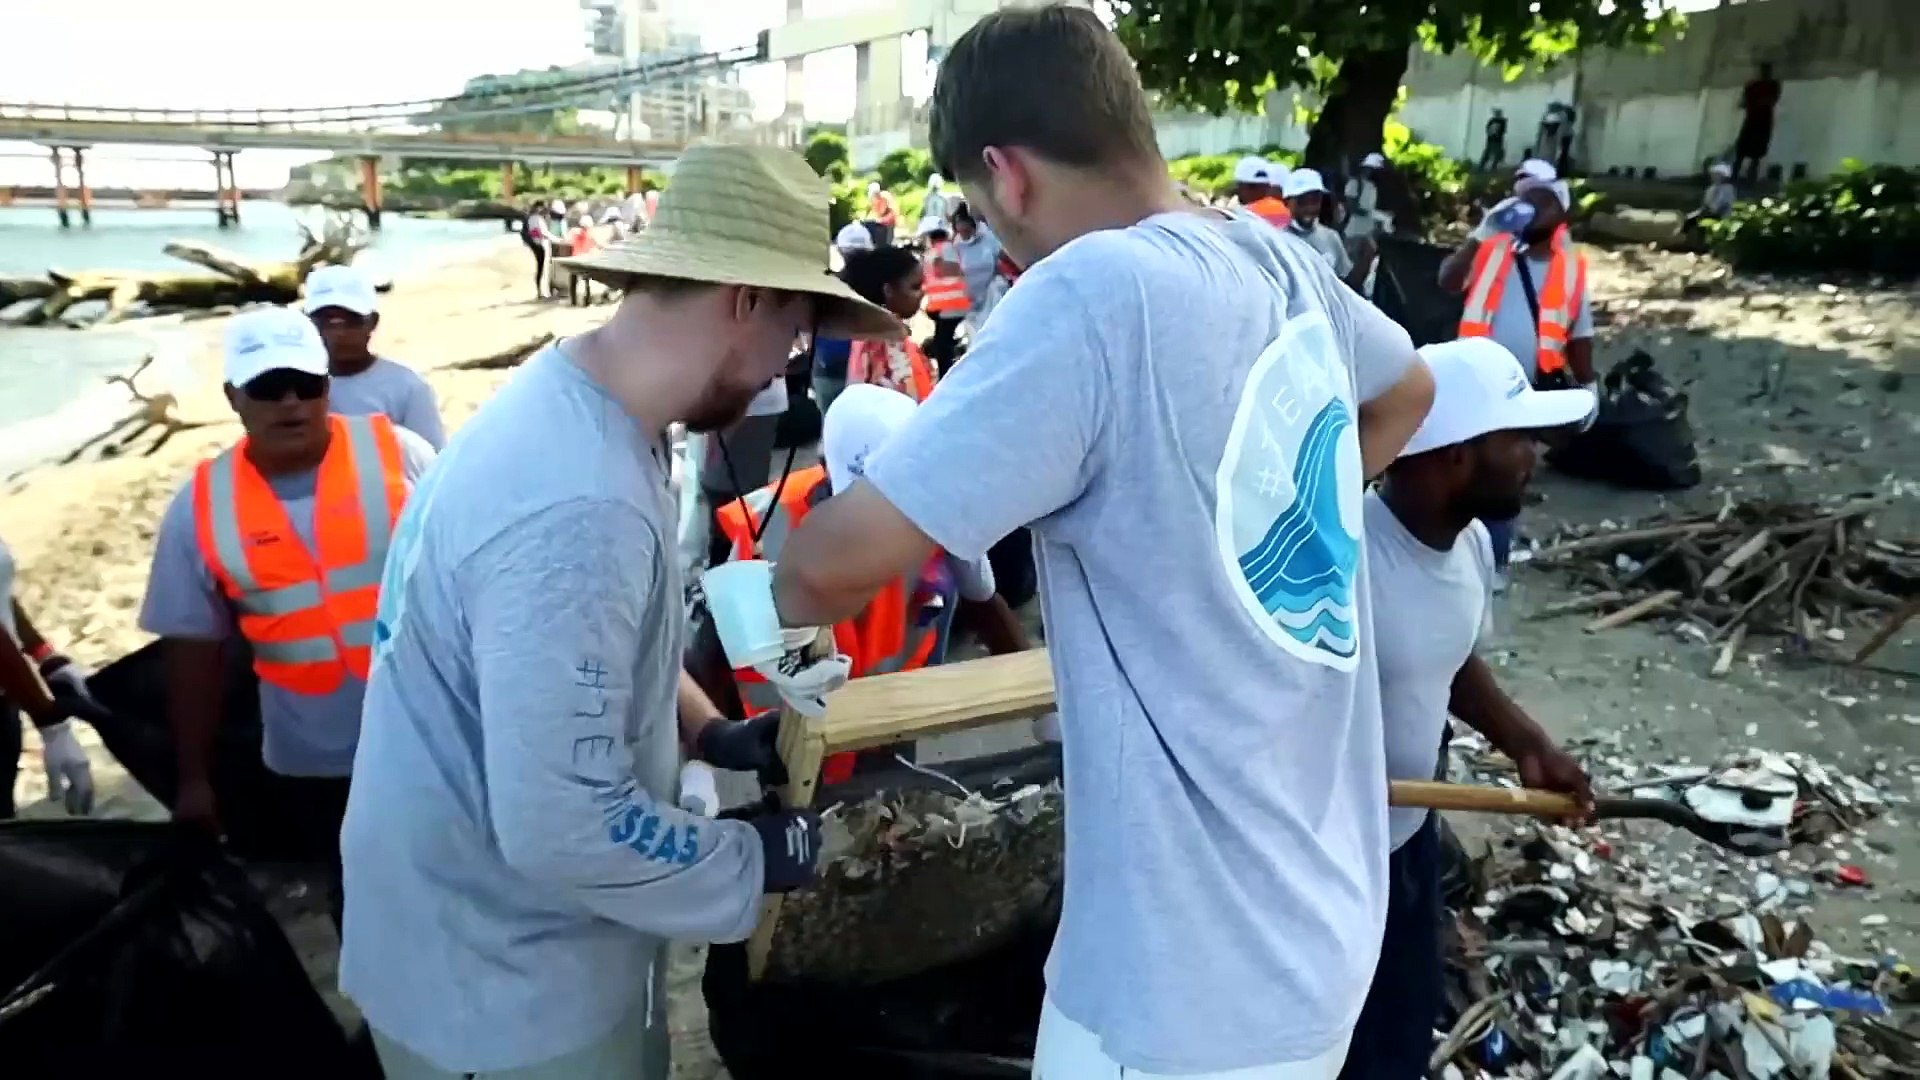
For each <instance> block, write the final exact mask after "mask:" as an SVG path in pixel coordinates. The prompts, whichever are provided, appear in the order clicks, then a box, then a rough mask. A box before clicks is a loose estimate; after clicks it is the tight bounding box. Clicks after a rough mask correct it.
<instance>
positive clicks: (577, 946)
mask: <svg viewBox="0 0 1920 1080" xmlns="http://www.w3.org/2000/svg"><path fill="white" fill-rule="evenodd" d="M664 453H665V447H664V446H663V445H661V444H660V443H659V442H658V441H657V440H656V439H655V438H654V437H653V436H651V435H649V434H648V433H646V432H644V431H642V430H641V429H640V428H639V427H638V426H637V425H636V424H635V423H634V422H633V421H632V420H631V419H630V418H629V417H628V416H627V415H626V414H625V413H624V412H622V411H621V410H620V408H619V407H618V405H616V404H615V403H614V402H613V400H612V399H611V398H609V397H607V396H606V394H605V393H604V392H603V391H602V390H601V389H600V388H599V387H598V386H597V385H596V384H595V383H594V382H593V381H592V380H591V379H589V378H588V377H587V376H586V374H585V373H584V372H582V371H581V370H580V369H579V368H577V367H575V366H574V365H573V363H572V362H571V361H569V360H568V359H567V358H566V356H565V355H563V353H562V352H561V350H560V349H557V348H555V349H548V350H546V351H545V352H542V353H541V354H539V355H538V356H536V357H534V358H533V359H532V360H530V361H529V362H528V363H527V364H526V365H525V366H524V367H523V368H522V369H521V371H520V372H518V373H517V374H516V375H515V376H514V378H513V380H512V381H511V382H509V383H508V384H507V386H506V387H504V388H503V389H502V390H501V391H500V393H499V394H498V395H496V396H495V398H494V399H493V400H492V401H490V402H488V403H487V404H486V405H485V406H484V407H482V408H481V410H480V412H479V413H478V414H476V415H475V417H474V418H473V420H472V421H470V422H469V423H468V424H467V425H466V426H465V427H464V428H462V429H461V431H460V432H459V433H458V434H457V435H456V437H455V438H454V439H453V441H452V443H451V444H450V445H449V446H448V448H447V450H446V452H445V453H444V454H443V455H442V456H441V458H440V460H439V462H438V464H437V465H436V466H435V467H434V468H433V470H432V471H430V472H429V473H428V474H427V476H426V477H425V478H424V479H423V480H422V482H421V483H420V485H419V486H418V487H417V488H416V489H415V491H414V494H413V497H412V499H411V500H410V501H409V502H408V504H407V510H406V513H405V514H404V515H403V516H402V518H401V522H400V525H399V528H398V529H397V531H396V533H395V537H394V542H393V545H392V547H391V549H390V551H389V555H388V559H387V568H386V576H385V578H384V579H383V581H382V582H381V598H380V616H379V622H378V627H377V629H376V645H375V653H374V663H373V671H372V673H371V676H370V678H369V679H368V683H367V695H366V713H365V718H364V722H363V725H362V737H361V742H360V749H359V754H358V756H357V757H356V758H355V761H354V773H353V792H352V796H351V799H350V801H349V804H348V808H347V819H346V825H345V828H344V830H343V833H342V836H341V854H342V857H343V859H344V862H345V869H346V926H345V934H344V941H343V942H342V947H341V956H340V986H341V989H342V990H344V991H345V992H346V993H347V994H348V996H350V997H352V998H353V999H354V1001H355V1002H356V1003H358V1004H359V1006H360V1008H361V1010H362V1011H363V1012H364V1013H365V1015H366V1018H367V1022H368V1023H369V1024H371V1025H372V1026H373V1027H374V1028H375V1029H377V1030H378V1031H380V1032H381V1033H382V1034H383V1035H386V1036H388V1037H390V1038H392V1039H394V1040H395V1041H397V1042H399V1043H401V1044H403V1045H405V1046H406V1047H408V1048H409V1049H411V1050H413V1051H414V1052H415V1053H417V1054H419V1055H421V1056H423V1057H425V1058H427V1059H428V1060H430V1061H432V1062H434V1063H435V1064H436V1065H438V1066H440V1067H441V1068H444V1069H447V1070H449V1071H452V1072H482V1071H491V1070H495V1069H509V1068H517V1067H522V1066H526V1065H531V1064H535V1063H538V1062H542V1061H547V1060H550V1059H552V1058H555V1057H558V1056H560V1055H562V1054H565V1053H568V1052H571V1051H574V1050H578V1049H580V1048H581V1047H584V1046H586V1045H588V1044H589V1043H591V1042H592V1041H593V1040H595V1039H597V1038H599V1037H600V1036H602V1035H604V1034H605V1033H606V1032H607V1031H608V1030H609V1029H610V1028H612V1027H613V1025H614V1024H615V1023H616V1022H617V1021H618V1020H619V1019H620V1018H621V1017H622V1016H623V1015H626V1014H627V1013H628V1010H629V1009H631V1008H632V1006H633V1003H634V1002H635V1001H636V1000H637V998H638V996H639V995H640V994H642V993H643V992H645V989H646V988H647V987H648V986H649V985H651V984H652V982H653V980H654V979H657V977H658V973H659V971H660V966H659V965H660V963H661V961H662V945H663V943H664V941H665V940H666V939H686V940H695V941H737V940H740V939H742V938H744V937H745V936H746V935H747V934H748V933H749V932H750V931H751V929H752V926H753V923H754V921H755V918H756V916H757V914H758V900H759V897H760V893H761V887H762V878H763V869H762V866H761V858H762V856H761V848H760V844H759V841H758V839H757V838H756V836H755V834H754V832H753V829H752V828H751V827H750V826H748V825H745V824H743V823H741V822H737V821H728V822H721V821H713V820H709V819H705V818H697V817H694V816H692V815H690V814H687V813H685V812H684V811H682V810H680V809H679V808H678V807H676V806H675V797H676V795H677V790H676V789H677V787H678V777H679V767H680V753H679V739H678V729H677V724H676V719H675V691H676V688H677V685H678V679H679V673H680V656H681V648H682V639H683V637H684V625H683V623H684V620H683V617H682V608H681V585H680V573H679V569H678V566H677V563H676V562H675V560H674V559H672V558H671V557H670V556H671V553H672V549H673V545H672V537H673V522H674V512H673V507H672V505H671V500H670V496H669V494H668V491H667V483H666V477H667V471H666V466H665V463H664V460H663V457H662V455H663V454H664ZM650 972H651V973H652V975H651V977H650V974H649V973H650ZM656 1016H659V1017H663V1016H664V1010H657V1011H656ZM658 1035H659V1036H660V1037H661V1038H664V1037H665V1031H664V1028H661V1029H659V1031H658Z"/></svg>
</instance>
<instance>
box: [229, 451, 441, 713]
mask: <svg viewBox="0 0 1920 1080" xmlns="http://www.w3.org/2000/svg"><path fill="white" fill-rule="evenodd" d="M327 425H328V428H329V429H330V431H331V438H330V441H329V442H328V444H327V456H326V457H325V458H323V459H321V461H320V470H319V476H318V477H317V478H316V480H315V484H314V495H313V540H314V547H315V549H317V550H313V551H309V550H308V548H307V545H306V543H305V542H304V541H302V540H301V539H300V534H299V532H297V531H296V530H295V529H294V527H293V522H292V521H291V520H290V519H288V517H287V511H286V509H285V508H284V507H283V506H281V505H280V499H279V497H278V496H276V495H275V494H274V493H273V488H272V487H270V486H269V485H268V483H267V480H266V478H265V477H263V476H261V475H260V473H259V471H258V470H257V469H255V468H254V467H253V463H252V462H251V461H249V460H248V459H247V454H246V450H247V441H246V440H245V439H242V440H241V441H240V444H239V445H238V446H235V447H233V448H232V449H230V450H228V451H227V452H225V453H223V454H221V455H220V456H219V457H216V458H213V459H212V460H210V461H204V462H201V464H200V468H199V469H198V470H197V471H196V472H195V473H194V476H193V524H194V532H195V535H196V537H197V539H198V541H199V545H200V556H201V558H203V559H205V560H206V564H207V568H208V569H209V570H211V571H212V573H213V578H214V580H215V581H216V582H218V583H219V586H220V591H221V592H222V593H224V594H225V595H226V597H227V599H228V600H230V601H232V603H233V606H234V609H235V610H236V611H237V612H238V613H239V623H240V633H241V634H242V635H243V636H244V637H245V638H246V639H247V641H248V642H249V643H250V644H251V645H252V646H253V670H254V672H255V673H256V674H258V675H259V676H260V678H261V680H262V681H263V682H268V683H272V684H273V685H274V686H278V687H280V688H282V689H285V690H290V691H292V692H294V693H296V694H329V693H332V692H333V691H335V690H337V689H339V688H340V685H341V683H343V682H344V681H346V678H347V676H349V675H351V676H353V677H354V678H356V679H365V678H366V677H367V667H368V663H369V661H370V660H371V658H372V649H373V620H374V610H375V608H376V606H377V601H378V599H379V593H380V571H381V567H382V566H383V565H384V564H385V563H386V559H387V542H388V540H389V538H391V536H392V535H393V527H394V524H395V523H396V522H398V521H399V520H400V508H401V506H402V505H403V504H404V503H405V502H406V499H407V481H406V474H405V472H404V471H403V468H402V455H401V451H400V440H399V439H398V438H396V437H395V435H394V433H393V422H392V421H390V420H388V419H387V418H386V417H384V416H380V415H378V414H375V415H371V416H356V417H352V418H348V417H344V416H329V417H327Z"/></svg>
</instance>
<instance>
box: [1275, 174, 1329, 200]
mask: <svg viewBox="0 0 1920 1080" xmlns="http://www.w3.org/2000/svg"><path fill="white" fill-rule="evenodd" d="M1326 190H1327V182H1326V181H1325V180H1322V179H1320V170H1319V169H1295V170H1293V171H1292V172H1290V173H1288V174H1287V181H1286V184H1285V186H1283V187H1282V188H1281V189H1280V194H1281V195H1283V196H1285V197H1286V198H1289V199H1292V198H1297V197H1299V196H1301V195H1307V194H1310V193H1312V192H1315V191H1318V192H1320V193H1322V194H1325V193H1326Z"/></svg>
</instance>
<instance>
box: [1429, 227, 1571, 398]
mask: <svg viewBox="0 0 1920 1080" xmlns="http://www.w3.org/2000/svg"><path fill="white" fill-rule="evenodd" d="M1549 244H1550V245H1551V248H1552V251H1553V257H1552V259H1551V260H1550V261H1549V262H1548V264H1547V280H1546V281H1545V282H1543V283H1540V284H1539V285H1538V286H1537V287H1538V288H1539V291H1540V327H1539V335H1538V336H1539V338H1540V350H1539V352H1538V354H1537V355H1536V357H1535V363H1536V364H1537V365H1538V367H1539V369H1540V374H1542V375H1551V374H1553V373H1554V372H1557V371H1563V370H1565V369H1566V366H1567V335H1568V334H1569V333H1570V332H1571V331H1572V329H1573V323H1574V319H1575V318H1576V317H1577V316H1578V315H1579V314H1580V304H1581V302H1582V301H1583V300H1584V299H1585V298H1586V295H1587V255H1586V252H1583V251H1581V250H1580V249H1579V248H1578V247H1576V246H1575V245H1574V243H1573V241H1572V239H1571V238H1569V236H1568V234H1567V227H1566V226H1565V225H1562V226H1561V227H1560V228H1558V229H1556V230H1555V231H1554V234H1553V239H1552V240H1551V241H1549ZM1513 249H1514V245H1513V244H1511V243H1507V242H1505V241H1503V240H1499V239H1495V240H1489V241H1487V242H1485V243H1482V244H1481V245H1480V250H1479V251H1476V252H1474V255H1473V272H1472V274H1470V275H1469V276H1468V278H1467V306H1466V308H1465V309H1464V310H1463V311H1462V312H1461V313H1460V336H1461V337H1463V338H1465V337H1492V336H1493V315H1494V312H1496V311H1499V310H1500V294H1501V293H1502V292H1503V291H1504V290H1505V289H1506V286H1507V271H1508V270H1509V269H1511V268H1512V266H1513ZM1521 359H1522V360H1524V359H1526V358H1525V357H1521Z"/></svg>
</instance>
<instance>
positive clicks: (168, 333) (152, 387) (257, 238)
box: [0, 202, 502, 477]
mask: <svg viewBox="0 0 1920 1080" xmlns="http://www.w3.org/2000/svg"><path fill="white" fill-rule="evenodd" d="M324 219H325V214H324V212H322V211H320V210H318V209H317V208H304V207H302V208H295V207H288V206H284V205H281V204H279V203H269V202H249V203H246V204H244V205H243V206H242V207H241V227H240V228H237V229H222V228H219V227H218V225H217V224H216V222H215V220H214V212H213V206H212V204H210V203H209V204H206V205H203V206H193V205H181V206H175V207H169V208H167V209H164V210H135V209H131V208H96V209H95V210H94V214H93V225H92V227H90V228H82V227H80V226H79V225H78V224H76V225H75V226H74V227H73V228H71V229H61V228H60V227H59V223H58V220H57V219H56V218H55V217H54V212H53V209H52V208H51V207H45V206H12V207H0V275H31V276H38V275H40V274H44V273H45V272H46V271H47V270H48V269H50V268H54V269H73V270H81V269H86V270H108V269H111V270H167V269H178V270H192V269H194V268H193V267H192V266H191V265H190V264H188V263H184V262H181V261H180V260H178V259H174V258H171V257H169V256H167V255H166V254H165V253H164V252H162V251H161V248H162V247H163V246H164V245H165V244H166V243H168V242H169V241H172V240H191V241H198V242H201V243H206V244H210V245H214V246H217V247H221V248H224V249H226V250H228V251H231V252H234V253H235V254H238V255H242V256H247V257H250V258H259V259H274V258H291V257H292V256H293V255H294V254H295V252H296V251H297V250H298V248H299V245H300V231H299V228H298V223H300V222H306V223H307V224H308V225H309V226H310V227H312V228H315V229H316V230H317V229H318V228H319V227H320V223H321V222H322V221H324ZM383 224H384V225H385V228H383V229H382V230H381V231H380V232H379V233H377V234H374V237H373V244H372V246H371V247H370V248H369V249H368V250H367V251H365V252H364V253H362V254H361V256H360V257H359V259H358V260H356V265H360V266H362V267H364V268H365V269H366V270H367V272H368V273H370V274H373V275H374V276H375V277H376V278H389V279H390V278H394V277H398V276H402V275H406V274H413V273H419V272H421V271H423V270H427V269H430V268H432V267H433V266H435V265H439V264H442V263H445V262H447V261H449V260H451V259H453V258H455V257H457V256H458V254H459V253H460V252H461V251H462V250H468V249H471V247H473V246H474V245H477V244H484V243H486V242H488V241H490V240H493V239H495V238H497V237H499V236H500V235H501V234H502V233H501V228H500V224H499V223H498V222H492V221H443V220H436V219H429V218H410V217H402V216H400V215H393V214H390V215H388V216H387V217H386V219H385V221H384V223H383ZM187 337H188V332H187V331H185V330H183V329H181V325H180V323H179V320H177V319H174V318H161V319H155V320H142V319H133V320H129V321H127V322H124V323H119V324H116V325H114V326H103V327H98V328H92V329H85V330H74V329H68V328H65V327H35V328H25V327H9V326H0V477H5V476H7V475H10V474H12V473H13V472H16V471H17V470H19V469H20V468H22V467H24V466H27V465H30V464H33V463H36V462H40V461H44V460H46V459H47V458H49V457H50V456H55V455H57V454H58V453H59V452H60V451H61V450H62V449H63V448H66V447H70V446H72V445H74V444H75V443H77V442H78V441H79V440H81V439H84V438H87V437H88V436H90V435H93V434H96V433H98V432H99V431H100V430H101V428H102V427H104V426H105V424H107V423H111V422H112V421H114V420H116V419H118V418H119V417H120V416H122V415H124V414H125V412H126V410H127V407H128V401H127V395H126V391H125V389H124V388H123V387H119V386H112V385H108V384H107V383H106V382H105V381H104V380H105V378H106V376H108V375H113V374H119V373H124V372H127V371H130V370H132V369H133V368H134V367H135V366H136V365H138V364H139V362H140V360H141V359H142V358H143V357H146V356H147V355H149V354H154V355H156V356H157V357H158V359H157V360H156V361H155V363H154V365H153V366H152V367H150V368H149V369H148V371H147V372H146V373H145V374H144V375H142V376H141V380H140V387H141V389H142V390H145V391H147V392H149V393H151V392H154V391H156V390H162V389H166V388H167V387H168V385H169V384H170V383H172V382H174V381H175V380H176V379H182V378H185V377H187V376H188V375H190V374H191V372H190V370H189V366H188V362H187V356H186V353H187V352H188V348H187Z"/></svg>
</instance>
